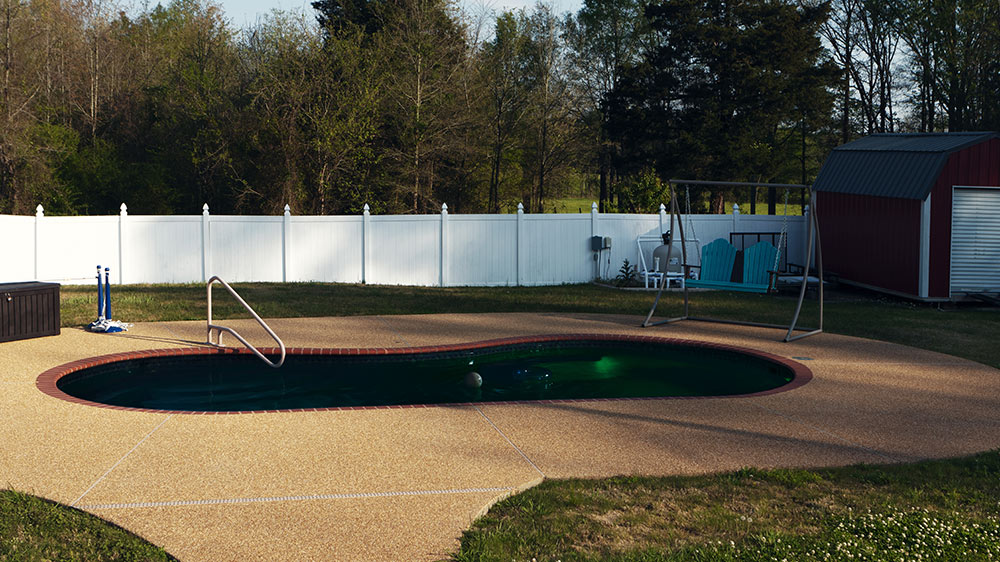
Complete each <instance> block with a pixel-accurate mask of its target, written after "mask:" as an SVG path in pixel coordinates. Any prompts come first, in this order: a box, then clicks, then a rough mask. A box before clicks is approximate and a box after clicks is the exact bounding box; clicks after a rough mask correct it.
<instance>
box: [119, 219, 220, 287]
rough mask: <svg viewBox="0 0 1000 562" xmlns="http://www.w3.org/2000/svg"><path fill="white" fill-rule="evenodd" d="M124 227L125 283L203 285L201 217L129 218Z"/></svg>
mask: <svg viewBox="0 0 1000 562" xmlns="http://www.w3.org/2000/svg"><path fill="white" fill-rule="evenodd" d="M123 224H124V231H123V232H122V246H123V248H122V249H123V256H122V259H123V261H124V262H125V268H124V269H123V270H122V273H123V275H124V277H123V282H124V283H193V282H196V281H201V278H202V271H201V265H202V262H201V253H202V241H201V217H199V216H151V215H143V216H129V217H125V220H124V223H123Z"/></svg>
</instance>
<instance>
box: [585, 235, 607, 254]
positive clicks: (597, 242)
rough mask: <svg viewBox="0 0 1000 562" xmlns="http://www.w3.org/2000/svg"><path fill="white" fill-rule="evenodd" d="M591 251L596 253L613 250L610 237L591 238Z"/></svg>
mask: <svg viewBox="0 0 1000 562" xmlns="http://www.w3.org/2000/svg"><path fill="white" fill-rule="evenodd" d="M590 249H591V250H592V251H594V252H600V251H601V250H610V249H611V237H610V236H592V237H591V238H590Z"/></svg>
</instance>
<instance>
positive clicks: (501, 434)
mask: <svg viewBox="0 0 1000 562" xmlns="http://www.w3.org/2000/svg"><path fill="white" fill-rule="evenodd" d="M473 408H475V409H476V411H477V412H479V415H480V416H483V419H484V420H486V421H487V422H489V424H490V425H492V426H493V429H495V430H496V432H497V433H499V434H500V437H503V438H504V441H506V442H507V443H509V444H510V446H511V447H513V448H514V450H515V451H517V453H518V454H519V455H521V456H522V457H523V458H524V460H526V461H528V464H530V465H531V468H534V469H535V472H537V473H538V474H541V475H542V478H545V473H544V472H542V469H540V468H538V465H536V464H535V463H534V462H532V460H531V459H529V458H528V455H526V454H524V451H522V450H521V448H520V447H518V446H517V445H515V444H514V442H513V441H511V440H510V438H509V437H507V435H506V434H505V433H504V432H503V431H501V430H500V428H499V427H497V424H495V423H493V420H491V419H490V417H489V416H487V415H486V414H484V413H483V411H482V410H480V409H479V406H473Z"/></svg>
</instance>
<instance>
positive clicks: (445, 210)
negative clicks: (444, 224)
mask: <svg viewBox="0 0 1000 562" xmlns="http://www.w3.org/2000/svg"><path fill="white" fill-rule="evenodd" d="M441 212H442V213H443V214H446V215H447V214H448V204H447V203H441Z"/></svg>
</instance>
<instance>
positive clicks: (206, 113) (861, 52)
mask: <svg viewBox="0 0 1000 562" xmlns="http://www.w3.org/2000/svg"><path fill="white" fill-rule="evenodd" d="M313 8H314V9H315V11H314V13H312V14H308V15H305V16H301V15H290V14H285V13H280V12H275V13H273V14H272V15H270V16H269V17H266V18H263V19H262V20H260V21H258V22H257V23H256V24H255V25H253V26H251V27H249V28H247V29H242V30H241V29H235V28H234V27H232V25H230V24H229V23H227V21H226V19H225V15H224V14H223V13H222V12H221V10H220V8H219V7H218V6H217V5H215V4H213V3H211V1H210V0H174V1H172V2H170V3H169V4H168V5H166V6H161V5H157V6H155V7H148V6H144V7H136V6H133V5H126V4H122V3H118V2H115V1H114V0H0V65H2V70H3V76H2V82H0V213H16V214H29V213H33V212H34V208H35V206H36V205H37V204H39V203H41V204H43V205H44V206H45V209H46V212H47V213H48V214H108V213H113V212H115V211H116V210H117V209H118V206H119V204H120V203H121V202H123V201H124V202H126V203H127V204H128V206H129V210H130V212H132V213H136V214H157V213H159V214H173V213H185V214H195V213H197V210H198V209H200V208H201V205H202V204H203V203H208V204H209V206H210V207H211V209H212V211H213V213H277V212H279V211H280V209H281V208H283V207H284V205H285V204H286V203H288V204H289V205H291V207H292V209H293V212H294V213H296V214H340V213H358V212H360V210H361V208H362V207H363V205H364V204H366V203H367V204H368V205H370V206H371V208H372V211H373V212H376V213H405V212H411V213H422V212H434V211H437V210H439V209H440V205H441V203H447V204H448V206H449V209H450V210H452V211H453V212H460V213H472V212H491V213H496V212H509V211H510V210H512V209H513V208H515V207H516V205H517V203H518V202H523V203H524V205H525V208H526V210H527V211H528V212H544V211H547V210H551V207H552V206H551V204H549V203H548V202H549V201H550V200H552V199H553V198H554V197H558V196H561V195H565V194H571V193H572V194H579V193H591V192H593V193H597V194H598V196H599V199H600V204H601V207H602V211H615V210H617V211H622V212H639V211H645V212H649V211H652V210H655V209H656V208H657V207H658V206H659V204H660V203H661V202H663V201H665V200H666V198H667V195H666V193H665V185H664V183H663V182H664V180H665V179H667V178H669V177H678V176H684V177H690V178H698V179H714V180H733V181H760V182H793V183H808V182H810V181H811V179H812V178H813V177H814V176H815V174H816V172H817V171H818V168H819V166H820V164H821V163H822V161H823V159H824V158H825V156H826V154H827V153H828V152H829V150H830V149H831V148H832V147H834V146H836V145H838V144H841V143H843V142H847V141H849V140H851V139H853V138H856V137H858V136H861V135H865V134H869V133H875V132H901V131H943V130H950V131H964V130H998V129H1000V3H998V2H996V0H891V1H888V2H882V1H876V0H831V1H829V2H816V1H814V0H801V1H798V2H792V1H789V0H733V1H726V0H700V1H699V0H660V1H659V2H653V3H651V4H648V5H647V4H646V3H645V2H643V1H641V0H585V2H584V3H583V6H582V8H581V9H580V11H579V12H578V13H576V14H563V15H561V14H557V13H555V12H554V11H553V10H552V8H551V7H549V6H547V5H545V4H542V3H539V4H537V5H536V6H535V7H534V8H533V9H531V10H529V11H518V12H503V13H499V14H496V13H486V14H478V15H475V14H469V13H466V12H462V11H460V10H459V8H458V5H457V4H454V3H451V1H450V0H319V1H317V2H314V3H313ZM726 195H727V194H726V193H724V192H722V191H716V192H704V193H702V192H692V196H693V197H694V198H695V199H696V200H697V203H698V204H699V205H700V206H701V207H702V208H708V209H711V210H712V211H713V212H719V211H721V210H722V201H723V198H724V197H725V196H726ZM771 201H772V202H773V201H774V194H773V193H772V194H771Z"/></svg>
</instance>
